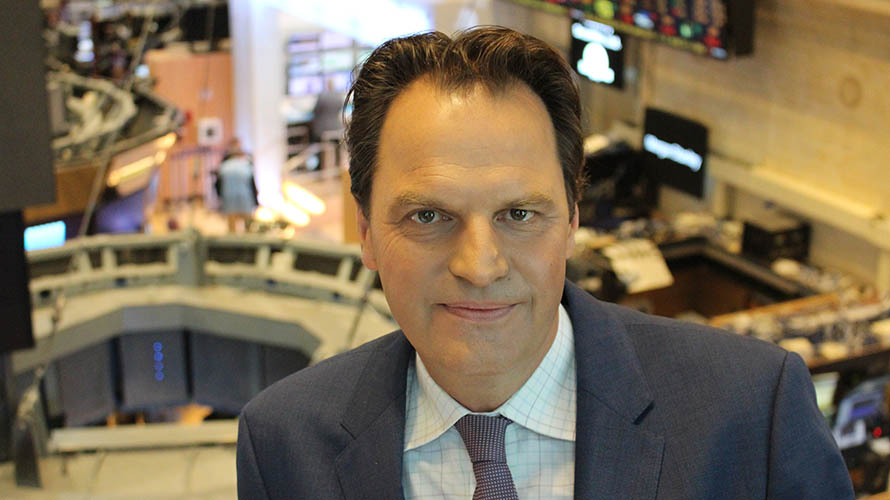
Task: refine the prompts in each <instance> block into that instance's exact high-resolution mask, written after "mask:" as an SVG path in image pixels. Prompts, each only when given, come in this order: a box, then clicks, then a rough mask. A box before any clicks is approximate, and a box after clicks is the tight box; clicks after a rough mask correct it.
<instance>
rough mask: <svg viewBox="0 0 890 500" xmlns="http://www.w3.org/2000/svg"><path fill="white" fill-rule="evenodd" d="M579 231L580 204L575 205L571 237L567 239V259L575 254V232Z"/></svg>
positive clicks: (570, 223) (570, 226) (570, 229)
mask: <svg viewBox="0 0 890 500" xmlns="http://www.w3.org/2000/svg"><path fill="white" fill-rule="evenodd" d="M577 230H578V204H577V203H575V215H573V216H572V220H571V222H569V235H568V238H567V239H566V259H569V258H570V257H571V256H572V254H574V253H575V232H576V231H577Z"/></svg>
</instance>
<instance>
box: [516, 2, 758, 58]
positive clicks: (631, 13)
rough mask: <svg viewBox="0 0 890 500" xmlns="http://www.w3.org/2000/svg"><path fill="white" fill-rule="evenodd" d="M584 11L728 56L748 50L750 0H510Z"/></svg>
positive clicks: (631, 31)
mask: <svg viewBox="0 0 890 500" xmlns="http://www.w3.org/2000/svg"><path fill="white" fill-rule="evenodd" d="M513 2H515V3H520V4H523V5H529V6H531V7H535V8H539V9H542V10H548V11H551V12H557V13H564V12H567V11H569V10H574V11H577V12H580V13H582V14H583V16H584V17H587V18H590V19H594V20H596V21H599V22H601V23H605V24H608V25H610V26H614V27H615V28H616V29H617V30H619V31H622V32H624V33H626V34H628V35H632V36H636V37H639V38H645V39H652V40H656V41H659V42H662V43H666V44H668V45H670V46H672V47H676V48H679V49H684V50H688V51H691V52H695V53H696V54H701V55H707V56H710V57H713V58H716V59H728V58H729V56H730V54H736V55H742V54H749V53H751V52H752V50H753V45H754V44H753V31H754V29H753V28H754V2H751V1H750V0H513Z"/></svg>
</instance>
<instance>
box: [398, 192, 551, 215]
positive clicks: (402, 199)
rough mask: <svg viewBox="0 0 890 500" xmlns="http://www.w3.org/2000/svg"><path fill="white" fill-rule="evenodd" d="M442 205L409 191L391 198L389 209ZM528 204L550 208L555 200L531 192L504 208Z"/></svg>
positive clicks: (542, 194)
mask: <svg viewBox="0 0 890 500" xmlns="http://www.w3.org/2000/svg"><path fill="white" fill-rule="evenodd" d="M443 205H446V203H443V202H442V200H440V199H437V198H434V197H431V196H427V195H424V194H422V193H417V192H413V191H409V192H405V193H400V194H399V195H398V196H396V197H395V198H393V201H392V203H391V204H390V210H397V209H399V208H402V207H409V206H426V207H441V206H443ZM528 206H542V207H545V208H550V207H554V206H556V202H555V201H554V200H553V198H552V197H551V196H548V195H546V194H544V193H541V192H532V193H529V194H527V195H525V196H522V197H519V198H514V199H512V200H510V201H508V202H507V203H505V204H504V208H511V207H528Z"/></svg>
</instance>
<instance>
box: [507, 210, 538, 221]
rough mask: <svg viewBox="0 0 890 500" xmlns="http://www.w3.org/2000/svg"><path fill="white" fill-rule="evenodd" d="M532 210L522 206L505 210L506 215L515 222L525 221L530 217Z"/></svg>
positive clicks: (532, 213)
mask: <svg viewBox="0 0 890 500" xmlns="http://www.w3.org/2000/svg"><path fill="white" fill-rule="evenodd" d="M532 215H534V212H532V211H530V210H525V209H522V208H511V209H510V210H508V211H507V216H508V217H509V218H510V220H512V221H515V222H526V221H528V220H529V219H531V218H532Z"/></svg>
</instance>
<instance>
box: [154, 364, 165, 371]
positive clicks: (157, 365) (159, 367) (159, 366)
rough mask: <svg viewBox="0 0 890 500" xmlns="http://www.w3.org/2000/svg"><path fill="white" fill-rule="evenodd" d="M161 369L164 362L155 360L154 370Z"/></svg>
mask: <svg viewBox="0 0 890 500" xmlns="http://www.w3.org/2000/svg"><path fill="white" fill-rule="evenodd" d="M163 370H164V363H162V362H160V361H155V371H156V372H159V371H163Z"/></svg>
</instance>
